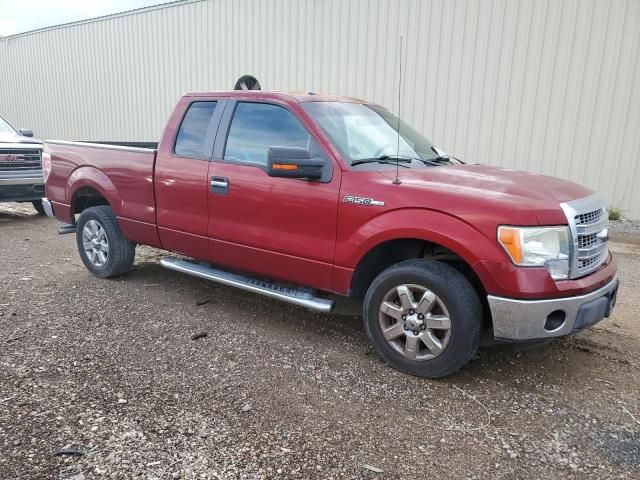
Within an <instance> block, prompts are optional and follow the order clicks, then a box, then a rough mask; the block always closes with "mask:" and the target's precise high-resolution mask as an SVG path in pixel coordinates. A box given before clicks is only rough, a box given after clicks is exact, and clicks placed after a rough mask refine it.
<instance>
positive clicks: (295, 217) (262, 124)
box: [208, 100, 340, 290]
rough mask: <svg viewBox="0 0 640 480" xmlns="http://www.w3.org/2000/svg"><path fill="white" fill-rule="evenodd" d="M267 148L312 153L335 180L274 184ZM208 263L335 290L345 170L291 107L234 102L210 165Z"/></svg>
mask: <svg viewBox="0 0 640 480" xmlns="http://www.w3.org/2000/svg"><path fill="white" fill-rule="evenodd" d="M269 146H290V147H304V148H310V149H311V150H312V152H313V153H314V156H320V155H321V156H325V157H326V158H327V159H328V161H329V164H330V165H331V168H332V175H331V178H328V179H327V180H325V181H308V180H303V179H293V178H273V177H269V176H268V175H267V172H266V165H267V149H268V147H269ZM209 179H210V188H209V232H208V233H209V237H210V258H212V259H213V261H214V262H215V263H219V264H223V265H228V266H231V267H234V268H237V269H240V270H244V271H248V272H252V273H255V274H259V275H264V276H266V277H270V278H276V279H281V280H286V281H289V282H292V283H298V284H302V285H307V286H310V287H314V288H318V289H322V290H331V289H332V286H333V285H332V276H333V253H334V248H335V236H336V216H337V205H338V193H339V185H340V169H339V168H338V166H337V164H336V163H335V161H334V160H333V159H331V157H330V156H328V155H327V154H326V152H324V151H323V150H322V148H321V147H320V145H319V144H318V142H317V141H316V139H315V138H314V136H313V135H312V134H311V133H310V132H309V130H308V129H307V128H305V126H304V125H303V124H302V122H301V121H300V120H299V119H298V118H297V117H296V115H295V114H294V113H292V111H290V110H289V109H288V108H287V107H286V105H280V104H275V103H268V102H254V101H235V100H229V101H228V103H227V106H226V109H225V112H224V117H223V119H222V122H221V124H220V129H219V133H218V137H217V140H216V144H215V148H214V154H213V158H212V162H211V163H210V166H209Z"/></svg>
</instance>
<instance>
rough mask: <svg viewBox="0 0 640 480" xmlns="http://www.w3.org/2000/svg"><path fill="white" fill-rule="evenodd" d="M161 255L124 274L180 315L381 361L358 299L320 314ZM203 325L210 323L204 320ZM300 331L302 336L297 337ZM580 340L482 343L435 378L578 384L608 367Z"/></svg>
mask: <svg viewBox="0 0 640 480" xmlns="http://www.w3.org/2000/svg"><path fill="white" fill-rule="evenodd" d="M162 256H164V254H163V253H162V252H158V253H157V254H156V253H155V252H154V253H153V254H151V255H149V256H146V258H145V259H144V261H142V262H140V263H137V264H136V267H135V270H134V272H132V273H131V274H129V275H127V282H131V283H136V284H138V285H139V286H141V287H142V288H143V289H145V288H146V290H147V291H150V290H152V289H150V288H149V286H153V287H157V288H160V289H161V292H162V295H165V294H175V295H177V296H178V297H179V298H178V300H177V301H179V303H180V304H181V305H184V307H185V314H188V312H189V311H191V309H195V310H193V311H194V315H197V316H200V315H201V314H202V313H205V316H206V314H207V313H210V315H211V317H210V318H212V319H213V318H214V317H215V314H216V313H219V312H223V313H224V314H227V315H232V316H234V317H240V318H247V317H248V318H252V320H251V321H252V322H255V323H254V324H255V328H257V329H261V330H262V331H263V332H271V333H273V334H274V336H275V337H277V338H286V339H287V341H289V342H301V341H302V342H314V343H315V344H316V345H322V346H324V347H326V348H327V349H329V350H333V349H335V348H338V345H339V344H342V345H343V346H347V347H348V349H349V350H350V351H351V352H352V353H355V354H356V355H358V356H360V357H361V358H362V359H363V361H365V362H370V361H375V362H378V363H382V361H381V360H379V359H378V357H377V355H376V352H375V350H374V348H373V347H372V346H371V345H370V343H369V339H368V338H367V336H366V334H365V332H364V328H363V326H362V317H361V314H360V311H361V305H360V304H359V302H356V301H353V300H349V299H343V298H341V297H339V298H336V301H337V305H336V309H335V310H334V313H332V314H329V315H324V314H320V313H316V312H312V311H309V310H305V309H303V308H301V307H297V306H293V305H289V304H286V303H281V302H278V301H276V300H273V299H270V298H267V297H263V296H261V295H257V294H253V293H250V292H246V291H242V290H238V289H235V288H232V287H227V286H224V285H220V284H217V283H214V282H208V281H206V280H201V279H197V278H194V277H190V276H188V275H184V274H180V273H178V272H173V271H169V270H166V269H164V268H162V267H161V266H160V265H159V264H158V263H157V260H158V258H160V257H162ZM153 291H154V292H155V293H154V295H157V294H159V293H160V292H159V291H158V290H156V289H155V288H154V289H153ZM170 292H171V293H170ZM202 326H203V327H204V328H210V327H211V325H206V324H203V325H202ZM301 335H302V337H303V338H299V337H300V336H301ZM583 341H584V340H582V339H575V338H568V339H558V340H555V341H553V342H552V343H550V344H547V345H542V346H538V347H534V348H531V349H528V350H526V351H518V350H517V349H514V348H513V347H512V346H507V345H494V346H489V347H481V348H480V349H479V351H478V352H477V354H476V355H475V356H474V358H473V359H472V360H471V361H470V362H469V364H467V365H466V366H465V367H464V368H463V369H462V371H461V372H459V373H457V374H454V375H452V376H450V377H448V378H445V379H442V380H438V382H443V383H446V384H449V383H450V384H474V383H476V382H477V381H478V380H482V381H485V380H489V379H493V380H495V381H496V382H498V383H501V384H504V383H508V384H512V385H513V386H515V387H516V388H518V389H522V390H531V391H534V390H535V389H536V384H537V383H539V382H544V383H549V384H554V385H556V384H557V385H561V384H563V383H564V382H566V376H567V375H570V376H572V377H575V381H576V382H577V384H583V383H582V382H584V381H590V380H588V379H590V378H591V377H594V378H597V377H598V375H601V376H603V375H605V373H604V372H603V369H607V368H609V365H608V361H607V359H606V358H604V357H603V356H602V355H600V354H595V353H594V352H593V351H591V350H590V349H587V348H585V347H584V346H582V342H583ZM345 344H346V345H345ZM598 372H601V373H598ZM416 380H417V381H433V380H424V379H416ZM572 381H573V380H572Z"/></svg>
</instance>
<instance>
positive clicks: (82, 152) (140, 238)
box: [43, 91, 618, 377]
mask: <svg viewBox="0 0 640 480" xmlns="http://www.w3.org/2000/svg"><path fill="white" fill-rule="evenodd" d="M43 162H44V171H45V178H46V196H47V198H48V199H47V200H45V206H46V210H47V211H48V213H49V214H51V215H54V216H55V217H57V218H58V219H59V220H61V221H62V222H65V223H66V224H68V225H67V226H65V227H62V228H61V230H62V231H63V232H75V235H76V242H77V247H78V251H79V253H80V257H81V259H82V261H83V262H84V264H85V266H86V267H87V269H89V270H90V271H91V272H92V273H93V274H95V275H97V276H99V277H113V276H116V275H122V274H124V273H126V272H128V271H129V270H130V269H131V268H132V264H133V261H134V253H135V248H136V245H138V244H144V245H151V246H153V247H157V248H161V249H164V250H168V251H170V252H176V253H178V254H181V256H180V257H171V256H169V257H167V258H165V259H163V260H161V263H162V265H163V266H165V267H167V268H169V269H172V270H176V271H179V272H184V273H187V274H191V275H194V276H197V277H201V278H204V279H208V280H212V281H216V282H220V283H223V284H226V285H232V286H235V287H239V288H242V289H245V290H249V291H252V292H255V293H259V294H263V295H267V296H270V297H273V298H276V299H279V300H283V301H286V302H290V303H293V304H296V305H300V306H303V307H307V308H310V309H313V310H316V311H321V312H330V311H331V309H332V308H333V306H334V301H333V300H332V299H331V298H330V297H329V296H328V295H327V294H328V293H334V294H340V295H346V296H350V297H354V298H360V299H363V317H364V328H365V330H366V332H367V334H368V336H369V338H370V340H371V342H372V343H373V345H374V346H375V348H376V350H377V352H378V353H379V354H380V356H381V357H382V358H383V359H384V360H385V361H386V362H388V363H389V364H390V365H392V366H393V367H396V368H398V369H400V370H402V371H405V372H409V373H412V374H415V375H420V376H425V377H442V376H445V375H448V374H450V373H452V372H454V371H456V370H458V369H459V368H460V367H462V366H463V365H464V364H465V363H466V362H467V361H469V359H470V358H471V357H472V355H473V354H474V352H475V351H476V349H477V348H478V346H479V344H480V342H481V337H482V339H483V340H484V339H485V338H487V337H489V338H491V339H494V340H495V341H500V342H539V341H548V340H549V339H552V338H555V337H560V336H565V335H570V334H573V333H575V332H577V331H580V330H581V329H584V328H586V327H589V326H591V325H593V324H594V323H596V322H597V321H599V320H601V319H603V318H604V317H607V316H609V314H610V313H611V310H612V308H613V306H614V304H615V299H616V292H617V289H618V277H617V275H616V261H615V259H614V257H613V256H612V255H611V253H610V252H609V251H608V247H607V239H608V238H607V237H608V235H607V222H608V217H607V211H606V209H605V206H604V204H603V203H602V201H600V200H599V199H598V198H597V197H596V196H595V195H594V192H592V191H591V190H589V189H587V188H585V187H582V186H580V185H577V184H575V183H571V182H568V181H565V180H560V179H556V178H551V177H547V176H540V175H534V174H530V173H525V172H519V171H513V170H506V169H502V168H495V167H490V166H485V165H469V164H463V163H462V162H461V161H457V160H455V159H454V158H452V157H449V156H447V155H446V154H444V153H443V152H442V151H441V150H439V149H438V148H437V147H435V146H434V145H433V144H431V142H430V141H429V140H427V139H426V138H425V137H424V136H422V135H421V134H420V133H418V132H417V131H416V130H414V129H413V128H411V127H410V126H409V125H407V124H406V123H404V122H403V121H401V120H399V119H398V118H397V117H395V116H394V115H393V114H392V113H390V112H389V111H388V110H386V109H384V108H382V107H380V106H378V105H375V104H372V103H369V102H366V101H362V100H357V99H353V98H344V97H337V96H324V95H316V94H313V93H311V92H310V93H307V94H287V93H277V92H264V91H232V92H210V93H191V94H187V95H185V96H184V97H183V98H182V99H181V100H180V102H179V103H178V105H177V107H176V109H175V111H174V112H173V114H172V115H171V117H170V119H169V121H168V124H167V126H166V129H165V131H164V134H163V137H162V139H161V141H160V143H159V145H157V148H156V149H145V148H136V147H131V146H126V145H125V146H122V145H121V146H114V145H100V144H89V143H76V142H65V141H47V142H45V153H44V160H43ZM182 256H186V257H188V258H189V259H184V258H183V257H182Z"/></svg>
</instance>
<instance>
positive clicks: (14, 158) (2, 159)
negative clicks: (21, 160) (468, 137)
mask: <svg viewBox="0 0 640 480" xmlns="http://www.w3.org/2000/svg"><path fill="white" fill-rule="evenodd" d="M17 161H18V156H17V155H12V154H7V155H0V162H17Z"/></svg>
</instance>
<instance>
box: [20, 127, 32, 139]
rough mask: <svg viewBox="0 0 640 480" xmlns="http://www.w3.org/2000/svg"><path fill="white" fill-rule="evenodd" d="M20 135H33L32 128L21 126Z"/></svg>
mask: <svg viewBox="0 0 640 480" xmlns="http://www.w3.org/2000/svg"><path fill="white" fill-rule="evenodd" d="M20 135H22V136H23V137H33V130H31V129H30V128H21V129H20Z"/></svg>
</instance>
